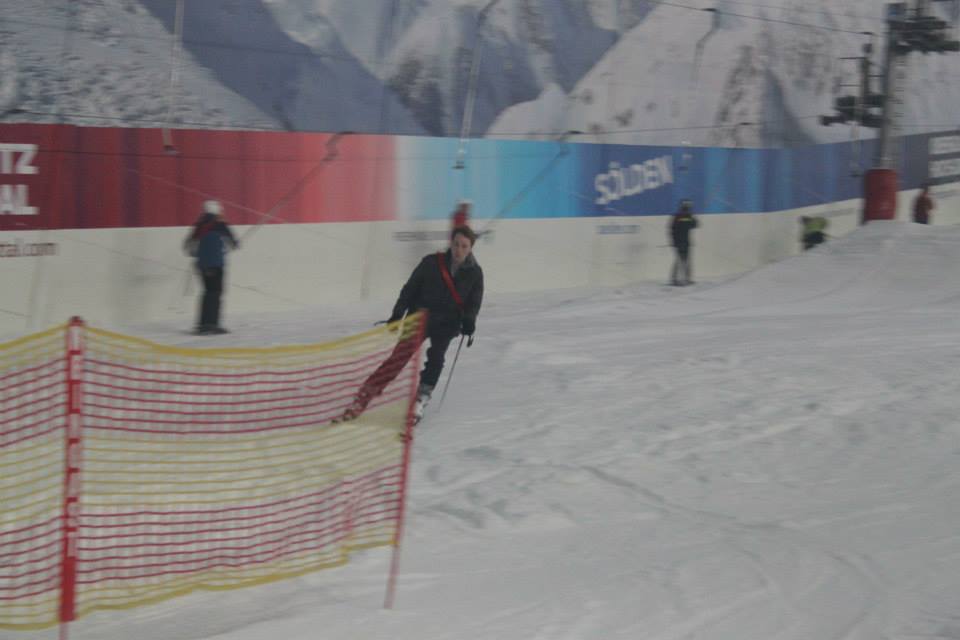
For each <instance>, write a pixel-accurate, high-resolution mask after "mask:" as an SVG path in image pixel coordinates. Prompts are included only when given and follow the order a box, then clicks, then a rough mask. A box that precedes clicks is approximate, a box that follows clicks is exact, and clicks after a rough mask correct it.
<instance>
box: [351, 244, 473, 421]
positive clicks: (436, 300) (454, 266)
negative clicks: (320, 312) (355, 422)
mask: <svg viewBox="0 0 960 640" xmlns="http://www.w3.org/2000/svg"><path fill="white" fill-rule="evenodd" d="M476 239H477V235H476V234H475V233H474V231H473V230H472V229H471V228H470V227H468V226H459V227H455V228H454V229H453V231H452V232H451V234H450V248H449V249H447V251H446V252H437V253H431V254H428V255H426V256H424V257H423V259H422V260H420V264H418V265H417V267H416V268H415V269H414V270H413V273H412V274H410V278H409V279H408V280H407V283H406V284H405V285H403V288H402V289H401V290H400V296H399V297H398V298H397V302H396V304H395V305H394V306H393V312H392V313H391V314H390V318H389V320H387V322H388V323H394V322H397V321H399V320H400V319H401V318H403V317H404V315H405V314H410V313H415V312H417V311H420V310H425V311H426V312H427V326H426V331H425V333H426V336H424V337H426V338H427V339H429V340H430V346H429V348H428V349H427V358H426V362H425V363H424V365H423V370H422V371H421V372H420V384H419V386H418V387H417V403H416V406H415V407H414V418H415V419H416V420H419V419H420V417H421V416H422V415H423V409H424V407H425V406H426V404H427V401H428V400H429V399H430V395H431V393H432V392H433V388H434V387H435V386H436V384H437V381H438V380H439V379H440V373H441V371H443V363H444V360H445V357H446V352H447V347H449V346H450V342H451V341H452V340H453V339H454V338H455V337H457V336H458V335H461V334H462V335H464V336H468V337H469V338H470V342H468V343H467V346H468V347H469V346H470V344H471V343H472V342H473V333H474V331H476V328H477V314H478V313H480V304H481V303H482V302H483V269H481V268H480V264H479V263H478V262H477V260H476V258H475V257H474V256H473V243H474V242H476ZM418 337H419V336H417V335H415V334H414V333H413V332H412V331H407V330H405V331H404V333H403V335H401V336H400V339H399V341H398V342H397V346H396V347H395V348H394V350H393V352H392V353H391V354H390V356H388V357H387V359H386V360H384V362H383V364H381V365H380V366H379V367H378V368H377V370H376V371H374V372H373V373H372V374H371V375H370V376H369V377H368V378H367V379H366V380H365V381H364V383H363V384H362V385H361V386H360V389H359V391H357V394H356V396H355V397H354V399H353V402H352V403H351V404H350V406H349V407H347V408H346V410H345V411H344V412H343V414H342V415H341V417H340V418H339V419H338V421H342V420H352V419H353V418H356V417H357V416H358V415H360V414H361V413H363V411H364V410H365V409H366V408H367V405H368V404H369V403H370V401H371V400H372V399H373V398H375V397H377V396H378V395H380V393H382V392H383V390H384V388H386V386H387V385H388V384H390V382H391V381H392V380H393V379H394V378H396V377H397V375H399V373H400V372H401V371H402V370H403V367H404V366H405V365H406V364H407V361H408V360H409V359H410V358H411V357H412V356H413V354H414V353H415V352H416V350H417V347H419V346H420V343H419V341H418V339H417V338H418Z"/></svg>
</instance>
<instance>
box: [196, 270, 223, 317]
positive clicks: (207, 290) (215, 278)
mask: <svg viewBox="0 0 960 640" xmlns="http://www.w3.org/2000/svg"><path fill="white" fill-rule="evenodd" d="M200 277H201V278H202V279H203V297H202V298H201V300H200V322H199V323H198V326H199V327H219V326H220V297H221V296H222V295H223V267H207V268H205V269H200Z"/></svg>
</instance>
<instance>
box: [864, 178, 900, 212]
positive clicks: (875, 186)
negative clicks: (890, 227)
mask: <svg viewBox="0 0 960 640" xmlns="http://www.w3.org/2000/svg"><path fill="white" fill-rule="evenodd" d="M896 217H897V172H896V171H895V170H893V169H870V170H869V171H867V173H866V175H864V177H863V215H862V218H861V220H860V222H861V223H862V224H866V223H868V222H870V221H871V220H895V219H896Z"/></svg>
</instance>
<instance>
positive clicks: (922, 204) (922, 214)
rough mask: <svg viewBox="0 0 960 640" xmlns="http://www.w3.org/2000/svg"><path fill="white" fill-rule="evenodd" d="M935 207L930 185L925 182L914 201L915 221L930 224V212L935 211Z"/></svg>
mask: <svg viewBox="0 0 960 640" xmlns="http://www.w3.org/2000/svg"><path fill="white" fill-rule="evenodd" d="M933 207H934V204H933V199H932V198H931V197H930V185H928V184H925V185H923V188H922V189H921V190H920V193H919V195H917V197H916V198H915V199H914V201H913V221H914V222H918V223H920V224H930V212H931V211H933Z"/></svg>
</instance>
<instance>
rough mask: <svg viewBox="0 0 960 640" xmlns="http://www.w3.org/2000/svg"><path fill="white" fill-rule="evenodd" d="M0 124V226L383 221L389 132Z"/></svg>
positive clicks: (390, 181) (388, 205) (389, 194)
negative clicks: (210, 218)
mask: <svg viewBox="0 0 960 640" xmlns="http://www.w3.org/2000/svg"><path fill="white" fill-rule="evenodd" d="M169 141H170V142H172V145H171V146H169V147H165V145H164V136H163V132H162V131H161V130H160V129H134V128H98V127H76V126H72V125H44V124H0V230H17V229H98V228H117V227H166V226H184V225H188V224H191V223H192V222H193V221H194V220H195V219H196V217H197V216H198V215H199V213H200V211H201V207H202V203H203V201H204V200H211V199H213V200H219V201H221V202H222V203H223V205H224V208H225V214H226V217H227V220H228V221H229V222H231V223H233V224H257V223H259V222H266V223H270V224H277V223H284V222H296V223H307V222H362V221H372V220H393V219H394V218H395V208H394V193H395V190H394V186H395V185H394V183H395V170H394V160H393V148H394V141H393V138H391V137H390V136H372V135H335V134H328V133H286V132H260V131H209V130H175V131H173V132H172V133H171V134H170V138H169Z"/></svg>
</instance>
